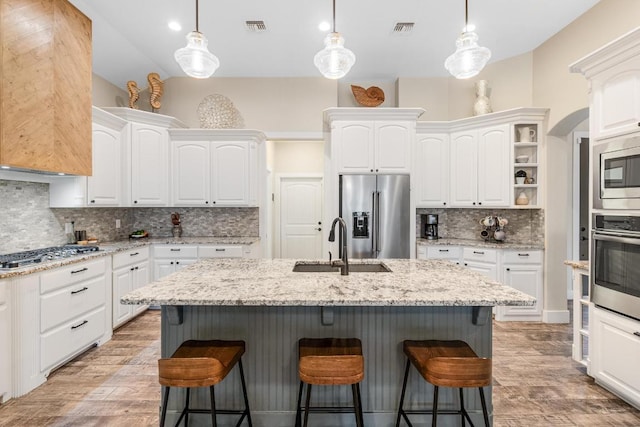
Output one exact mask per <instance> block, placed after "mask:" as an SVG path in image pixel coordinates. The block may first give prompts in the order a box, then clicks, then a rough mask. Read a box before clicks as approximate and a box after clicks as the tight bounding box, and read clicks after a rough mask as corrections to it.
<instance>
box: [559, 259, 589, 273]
mask: <svg viewBox="0 0 640 427" xmlns="http://www.w3.org/2000/svg"><path fill="white" fill-rule="evenodd" d="M564 263H565V265H568V266H570V267H573V268H577V269H578V270H587V271H589V261H574V260H570V259H568V260H566V261H565V262H564Z"/></svg>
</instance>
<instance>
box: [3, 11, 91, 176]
mask: <svg viewBox="0 0 640 427" xmlns="http://www.w3.org/2000/svg"><path fill="white" fill-rule="evenodd" d="M0 46H1V50H0V165H2V166H9V167H11V168H12V169H13V168H15V169H25V170H32V171H43V172H50V173H65V174H74V175H91V166H92V159H91V92H92V86H91V20H89V18H87V17H86V16H85V15H83V14H82V13H81V12H80V11H79V10H78V9H76V8H75V7H74V6H73V5H72V4H70V3H69V2H68V1H66V0H1V1H0Z"/></svg>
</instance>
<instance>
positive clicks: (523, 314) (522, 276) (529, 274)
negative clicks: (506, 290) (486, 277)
mask: <svg viewBox="0 0 640 427" xmlns="http://www.w3.org/2000/svg"><path fill="white" fill-rule="evenodd" d="M542 261H543V254H542V251H539V250H537V251H533V250H532V251H526V250H520V251H518V250H504V251H503V254H502V283H504V284H505V285H507V286H511V287H512V288H515V289H517V290H519V291H521V292H524V293H525V294H527V295H531V296H532V297H535V298H536V303H535V304H534V305H533V306H503V307H498V310H497V312H496V320H522V321H539V320H541V318H542V306H543V301H542V286H543V277H542Z"/></svg>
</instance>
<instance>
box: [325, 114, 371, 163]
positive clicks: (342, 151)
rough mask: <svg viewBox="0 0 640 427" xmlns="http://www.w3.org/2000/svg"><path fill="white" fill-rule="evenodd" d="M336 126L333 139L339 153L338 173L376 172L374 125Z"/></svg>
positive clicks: (355, 123)
mask: <svg viewBox="0 0 640 427" xmlns="http://www.w3.org/2000/svg"><path fill="white" fill-rule="evenodd" d="M335 126H336V127H335V129H334V130H333V132H332V133H334V136H332V139H333V141H334V147H336V148H337V152H338V172H347V173H372V172H374V156H375V147H374V123H373V122H370V121H369V122H365V121H363V122H349V123H340V124H336V125H335Z"/></svg>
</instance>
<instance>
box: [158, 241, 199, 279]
mask: <svg viewBox="0 0 640 427" xmlns="http://www.w3.org/2000/svg"><path fill="white" fill-rule="evenodd" d="M197 260H198V246H195V245H154V247H153V280H158V279H160V278H162V277H164V276H167V275H169V274H171V273H175V272H176V271H178V270H180V269H182V268H184V267H186V266H188V265H191V264H193V263H194V262H196V261H197Z"/></svg>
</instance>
